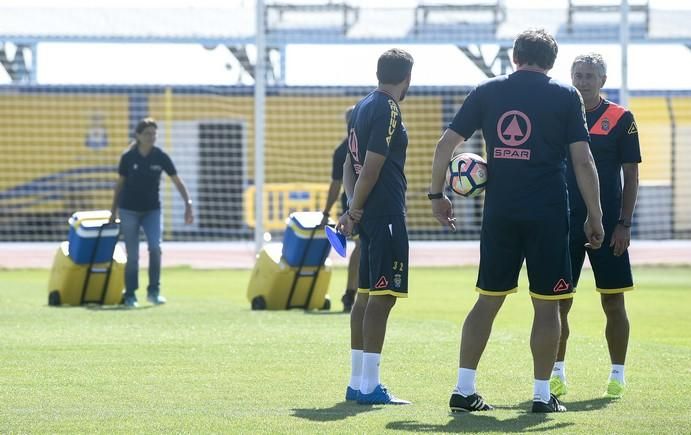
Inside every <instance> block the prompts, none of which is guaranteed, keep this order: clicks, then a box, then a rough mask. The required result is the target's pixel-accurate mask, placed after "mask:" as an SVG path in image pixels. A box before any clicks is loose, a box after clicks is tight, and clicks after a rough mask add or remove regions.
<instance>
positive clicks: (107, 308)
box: [46, 304, 158, 313]
mask: <svg viewBox="0 0 691 435" xmlns="http://www.w3.org/2000/svg"><path fill="white" fill-rule="evenodd" d="M46 307H48V308H55V309H58V310H70V309H75V310H76V309H82V310H90V311H100V312H102V313H110V312H113V311H140V310H148V309H150V308H156V307H158V305H144V306H141V307H137V308H130V307H126V306H124V305H99V304H86V305H60V306H58V307H54V306H51V305H46Z"/></svg>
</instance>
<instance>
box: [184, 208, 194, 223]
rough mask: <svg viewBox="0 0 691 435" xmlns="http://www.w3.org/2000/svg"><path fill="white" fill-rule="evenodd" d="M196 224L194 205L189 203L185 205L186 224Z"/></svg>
mask: <svg viewBox="0 0 691 435" xmlns="http://www.w3.org/2000/svg"><path fill="white" fill-rule="evenodd" d="M192 222H194V213H192V203H190V202H188V203H187V204H186V205H185V223H186V224H187V225H189V224H191V223H192Z"/></svg>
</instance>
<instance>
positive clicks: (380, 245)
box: [358, 216, 408, 298]
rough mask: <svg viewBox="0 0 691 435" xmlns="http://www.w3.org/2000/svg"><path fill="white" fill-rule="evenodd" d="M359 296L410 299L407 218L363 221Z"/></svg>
mask: <svg viewBox="0 0 691 435" xmlns="http://www.w3.org/2000/svg"><path fill="white" fill-rule="evenodd" d="M358 228H359V234H360V243H361V245H360V246H361V248H360V274H359V278H358V280H359V283H358V287H359V288H358V292H359V293H369V294H370V295H372V296H376V295H392V296H397V297H403V298H405V297H408V230H407V229H406V225H405V216H382V217H373V218H370V219H363V221H362V222H360V223H359V224H358Z"/></svg>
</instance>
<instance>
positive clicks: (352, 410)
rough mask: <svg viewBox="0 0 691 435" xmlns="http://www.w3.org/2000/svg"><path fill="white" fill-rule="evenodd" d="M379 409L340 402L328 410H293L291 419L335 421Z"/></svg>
mask: <svg viewBox="0 0 691 435" xmlns="http://www.w3.org/2000/svg"><path fill="white" fill-rule="evenodd" d="M379 409H381V408H380V407H374V406H371V405H358V404H357V403H355V402H340V403H337V404H335V405H334V406H332V407H330V408H309V409H293V417H297V418H304V419H305V420H309V421H337V420H344V419H346V418H348V417H353V416H355V415H358V414H362V413H365V412H372V411H378V410H379Z"/></svg>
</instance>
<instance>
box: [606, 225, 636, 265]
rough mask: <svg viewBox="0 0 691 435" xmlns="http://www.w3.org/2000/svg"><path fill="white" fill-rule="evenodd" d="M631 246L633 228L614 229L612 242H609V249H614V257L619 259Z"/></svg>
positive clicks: (621, 226)
mask: <svg viewBox="0 0 691 435" xmlns="http://www.w3.org/2000/svg"><path fill="white" fill-rule="evenodd" d="M630 244H631V228H626V227H625V226H623V225H617V226H616V227H614V232H613V233H612V240H611V241H610V242H609V247H610V248H614V256H615V257H619V256H620V255H621V254H623V253H624V252H625V251H626V249H628V247H629V245H630Z"/></svg>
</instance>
